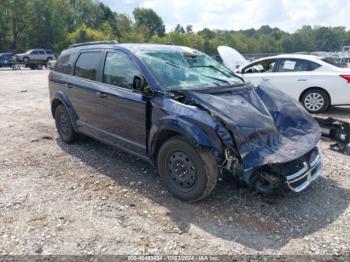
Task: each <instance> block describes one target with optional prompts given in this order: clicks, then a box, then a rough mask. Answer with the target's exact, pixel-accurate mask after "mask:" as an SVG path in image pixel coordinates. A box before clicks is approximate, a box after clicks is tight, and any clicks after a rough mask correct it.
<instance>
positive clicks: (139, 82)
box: [132, 75, 146, 92]
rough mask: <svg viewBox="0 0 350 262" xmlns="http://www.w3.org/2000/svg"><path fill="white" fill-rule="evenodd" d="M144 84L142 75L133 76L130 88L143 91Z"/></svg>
mask: <svg viewBox="0 0 350 262" xmlns="http://www.w3.org/2000/svg"><path fill="white" fill-rule="evenodd" d="M145 86H146V80H145V78H144V77H143V76H142V75H136V76H134V80H133V81H132V89H134V90H135V91H139V92H143V90H144V89H145Z"/></svg>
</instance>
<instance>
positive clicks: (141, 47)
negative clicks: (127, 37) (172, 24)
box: [67, 43, 197, 52]
mask: <svg viewBox="0 0 350 262" xmlns="http://www.w3.org/2000/svg"><path fill="white" fill-rule="evenodd" d="M99 48H102V49H103V48H109V49H110V48H112V49H113V48H116V49H117V48H125V49H128V50H129V51H131V52H138V51H160V50H161V51H180V52H181V51H182V52H184V51H188V52H193V51H197V50H195V49H192V48H189V47H185V46H176V45H167V44H133V43H128V44H126V43H125V44H91V45H82V46H76V47H71V48H69V49H67V50H87V49H99Z"/></svg>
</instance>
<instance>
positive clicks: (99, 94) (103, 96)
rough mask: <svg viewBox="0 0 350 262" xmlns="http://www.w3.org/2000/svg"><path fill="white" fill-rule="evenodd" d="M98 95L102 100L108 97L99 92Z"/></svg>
mask: <svg viewBox="0 0 350 262" xmlns="http://www.w3.org/2000/svg"><path fill="white" fill-rule="evenodd" d="M96 95H97V96H98V97H101V98H106V97H107V95H106V94H105V93H103V92H97V93H96Z"/></svg>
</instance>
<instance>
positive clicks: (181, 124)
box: [147, 116, 223, 158]
mask: <svg viewBox="0 0 350 262" xmlns="http://www.w3.org/2000/svg"><path fill="white" fill-rule="evenodd" d="M163 131H172V132H176V133H179V134H181V135H182V136H184V137H185V138H186V139H188V140H189V141H191V142H192V143H193V144H195V145H199V146H202V147H206V148H209V149H211V150H212V151H213V153H214V155H215V156H219V155H220V154H221V153H222V152H223V147H222V145H221V144H217V145H214V144H213V143H212V141H213V140H212V139H210V138H209V136H208V135H207V134H206V133H205V132H204V131H203V130H202V129H200V128H199V127H198V126H196V125H194V124H192V123H190V122H188V121H186V120H184V119H181V118H179V117H176V116H166V117H164V118H162V119H161V120H159V121H158V123H157V124H155V125H153V126H152V128H151V130H150V132H149V137H148V144H147V146H148V149H149V150H148V152H149V156H150V157H151V158H152V156H153V154H154V152H155V149H156V143H157V139H158V136H159V134H161V133H162V132H163Z"/></svg>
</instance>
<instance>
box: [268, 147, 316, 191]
mask: <svg viewBox="0 0 350 262" xmlns="http://www.w3.org/2000/svg"><path fill="white" fill-rule="evenodd" d="M266 169H267V170H266V171H268V172H272V173H275V174H279V175H282V176H283V177H285V179H286V183H287V185H288V187H289V188H290V189H291V190H293V191H295V192H300V191H302V190H303V189H305V188H306V187H307V186H308V185H309V184H310V183H311V182H312V181H313V180H315V179H316V178H317V177H318V176H319V175H320V174H321V170H322V162H321V156H320V152H319V149H318V148H317V147H315V148H314V149H313V150H311V151H310V152H308V153H306V154H305V155H303V156H302V157H300V158H298V159H296V160H293V161H291V162H288V163H284V164H275V165H269V166H267V167H266Z"/></svg>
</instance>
